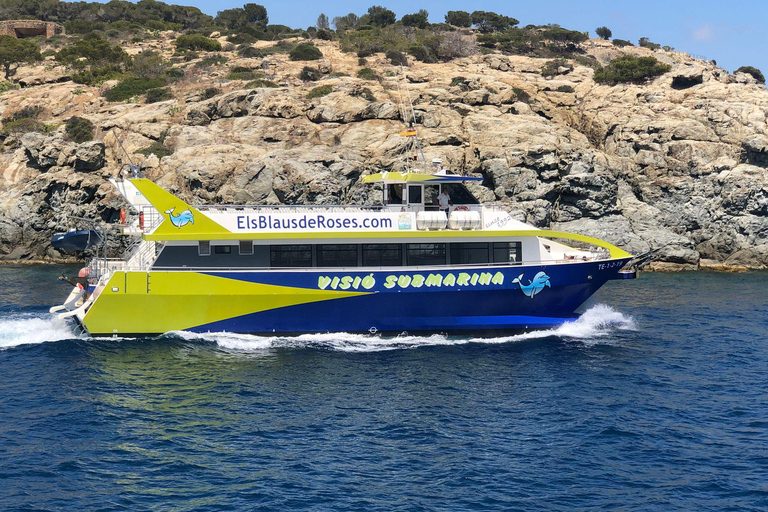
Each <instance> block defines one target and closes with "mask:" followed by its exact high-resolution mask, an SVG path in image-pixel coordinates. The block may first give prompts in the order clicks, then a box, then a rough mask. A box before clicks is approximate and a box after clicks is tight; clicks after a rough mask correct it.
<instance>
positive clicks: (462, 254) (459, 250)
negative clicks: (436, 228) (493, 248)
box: [451, 242, 490, 264]
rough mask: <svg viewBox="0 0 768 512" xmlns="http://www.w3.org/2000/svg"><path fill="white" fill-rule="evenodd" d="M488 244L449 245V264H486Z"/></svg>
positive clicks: (487, 260)
mask: <svg viewBox="0 0 768 512" xmlns="http://www.w3.org/2000/svg"><path fill="white" fill-rule="evenodd" d="M489 261H490V260H489V259H488V244H487V243H485V242H475V243H466V244H451V263H460V264H461V263H488V262H489Z"/></svg>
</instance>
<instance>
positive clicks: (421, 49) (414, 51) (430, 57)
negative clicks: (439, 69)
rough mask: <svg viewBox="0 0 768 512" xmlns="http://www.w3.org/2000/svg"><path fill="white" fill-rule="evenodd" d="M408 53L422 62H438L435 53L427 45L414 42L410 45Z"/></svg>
mask: <svg viewBox="0 0 768 512" xmlns="http://www.w3.org/2000/svg"><path fill="white" fill-rule="evenodd" d="M408 53H409V54H411V55H413V58H414V59H416V60H418V61H421V62H427V63H429V62H437V58H436V57H435V55H434V54H433V53H432V52H431V51H430V50H429V49H428V48H427V47H426V46H423V45H420V44H412V45H411V46H409V47H408Z"/></svg>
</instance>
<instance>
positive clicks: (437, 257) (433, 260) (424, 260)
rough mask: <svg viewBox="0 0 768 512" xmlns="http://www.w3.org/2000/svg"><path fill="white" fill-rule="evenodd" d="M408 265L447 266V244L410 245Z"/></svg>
mask: <svg viewBox="0 0 768 512" xmlns="http://www.w3.org/2000/svg"><path fill="white" fill-rule="evenodd" d="M406 251H407V260H408V265H411V266H420V265H445V244H408V248H407V249H406Z"/></svg>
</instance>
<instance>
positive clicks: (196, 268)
mask: <svg viewBox="0 0 768 512" xmlns="http://www.w3.org/2000/svg"><path fill="white" fill-rule="evenodd" d="M480 179H481V178H477V177H470V176H459V175H452V174H447V173H445V171H438V172H433V173H425V172H423V171H422V172H381V173H376V174H370V175H367V176H365V177H364V178H363V181H364V182H365V183H369V184H372V186H377V187H380V188H381V197H382V202H381V204H380V205H375V206H371V205H368V206H344V205H332V206H331V205H328V206H221V205H216V206H192V205H190V204H187V203H185V202H184V201H182V200H181V199H180V198H178V197H176V196H174V195H172V194H171V193H169V192H167V191H166V190H164V189H163V188H161V187H160V186H158V185H157V184H155V183H154V182H152V181H150V180H149V179H146V178H142V177H138V176H134V177H118V178H116V179H112V183H113V184H114V186H115V187H117V189H118V190H119V191H120V192H121V193H122V195H123V196H124V197H125V199H126V201H127V202H128V203H129V204H130V206H131V208H132V209H133V212H134V215H136V216H135V217H134V220H133V222H130V223H127V224H126V225H125V226H123V227H122V228H121V231H122V233H123V234H124V235H127V236H135V237H136V241H135V243H134V244H133V246H132V247H131V250H130V252H129V253H128V255H127V257H126V258H125V259H119V260H118V259H107V258H105V257H97V258H95V259H93V260H92V261H91V262H90V263H89V265H88V267H87V269H86V272H85V273H86V274H88V275H89V286H88V290H78V288H77V287H76V288H75V289H74V290H72V293H71V294H70V297H69V298H68V299H67V300H66V301H65V303H64V304H63V305H62V306H57V307H55V308H52V312H56V313H58V314H59V316H60V317H62V318H71V319H73V320H75V322H76V323H77V325H79V327H80V328H81V329H82V331H84V332H86V333H88V334H90V335H91V336H121V337H122V336H154V335H158V334H161V333H165V332H168V331H178V330H187V331H194V332H222V331H226V332H233V333H254V334H272V333H281V334H297V333H310V332H341V331H345V332H369V333H377V332H378V333H385V334H399V333H401V332H403V331H407V332H410V333H414V332H442V333H477V334H483V333H491V332H493V333H496V332H499V331H511V330H525V329H535V328H548V327H553V326H556V325H560V324H562V323H564V322H567V321H570V320H573V319H575V318H577V317H578V315H577V309H578V308H579V307H580V306H581V305H582V304H583V303H584V302H585V301H586V300H587V299H588V298H589V297H590V296H591V295H592V294H594V293H595V292H596V291H597V290H598V289H599V288H600V287H601V286H602V285H603V284H605V282H606V281H608V280H611V279H624V278H632V277H635V272H634V271H632V270H627V269H626V268H625V267H627V266H628V263H630V261H631V260H632V255H630V254H629V253H627V252H625V251H623V250H622V249H620V248H618V247H614V246H613V245H610V244H608V243H606V242H604V241H602V240H598V239H596V238H592V237H588V236H583V235H578V234H571V233H565V232H559V231H547V230H540V229H536V228H535V227H533V226H530V225H527V224H525V223H522V222H520V221H517V220H515V219H513V218H512V217H511V216H510V215H509V214H508V213H507V212H506V211H504V210H503V209H502V208H501V207H500V206H498V205H483V204H479V202H478V201H477V199H475V197H474V196H473V195H472V194H471V192H470V190H469V188H468V187H467V184H468V183H470V182H476V181H479V180H480ZM443 191H445V192H447V193H448V194H449V196H450V198H451V204H450V205H449V206H448V210H447V211H445V210H441V209H440V206H439V205H438V204H436V203H435V199H436V198H437V196H438V194H439V193H440V192H443ZM584 244H586V246H588V247H586V248H585V247H581V248H576V247H575V245H582V246H583V245H584Z"/></svg>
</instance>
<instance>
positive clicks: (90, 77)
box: [72, 66, 123, 85]
mask: <svg viewBox="0 0 768 512" xmlns="http://www.w3.org/2000/svg"><path fill="white" fill-rule="evenodd" d="M122 76H123V72H122V71H120V70H119V69H116V68H115V67H114V66H103V67H92V68H91V69H89V70H87V71H83V72H81V73H72V81H73V82H75V83H76V84H84V85H98V84H101V83H103V82H106V81H107V80H116V79H118V78H120V77H122Z"/></svg>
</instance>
